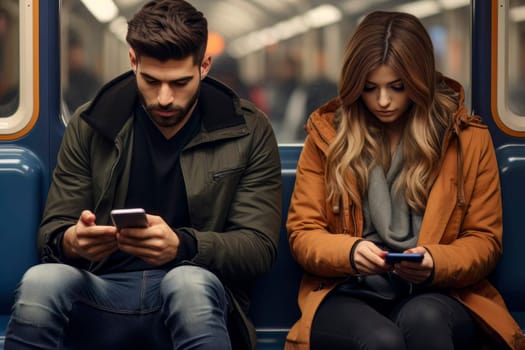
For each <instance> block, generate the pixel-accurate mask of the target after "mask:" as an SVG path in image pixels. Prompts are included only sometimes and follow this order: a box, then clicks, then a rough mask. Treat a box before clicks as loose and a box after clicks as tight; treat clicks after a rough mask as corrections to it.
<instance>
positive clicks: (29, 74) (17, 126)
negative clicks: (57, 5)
mask: <svg viewBox="0 0 525 350" xmlns="http://www.w3.org/2000/svg"><path fill="white" fill-rule="evenodd" d="M36 18H38V9H37V8H35V6H34V4H33V1H32V0H26V1H24V2H21V1H18V0H2V2H1V3H0V140H11V139H15V138H19V137H21V136H23V135H25V134H27V132H28V131H29V130H31V128H32V127H33V125H34V124H35V123H36V118H37V113H36V108H35V106H36V103H35V101H36V100H37V99H38V78H37V77H36V75H34V74H33V71H34V70H33V67H35V66H36V64H37V63H36V62H35V61H34V60H37V59H38V55H37V54H33V53H34V46H35V45H36V44H35V43H36V41H35V40H33V38H34V35H35V32H37V28H35V26H34V20H35V19H36ZM20 67H25V68H24V69H20Z"/></svg>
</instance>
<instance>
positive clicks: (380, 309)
mask: <svg viewBox="0 0 525 350" xmlns="http://www.w3.org/2000/svg"><path fill="white" fill-rule="evenodd" d="M374 304H375V305H374ZM479 335H480V334H479V331H478V328H477V325H476V324H475V321H474V320H473V318H472V316H471V315H470V313H469V311H468V310H467V309H466V308H465V307H464V306H463V305H461V304H460V303H459V302H457V301H456V300H454V299H453V298H451V297H449V296H447V295H445V294H441V293H435V292H431V293H423V294H417V295H411V296H409V297H407V298H404V299H402V300H400V301H395V302H387V303H375V302H373V301H366V302H365V301H363V300H360V299H358V298H357V297H354V296H349V295H345V294H344V293H341V292H337V291H334V292H332V293H331V294H329V295H328V296H327V297H326V299H325V300H324V301H323V302H322V304H321V305H320V307H319V309H318V311H317V313H316V315H315V317H314V321H313V324H312V331H311V340H310V341H311V346H310V349H311V350H327V349H330V350H343V349H344V350H353V349H367V350H390V349H396V350H398V349H411V350H421V349H425V350H431V349H438V350H447V349H451V350H452V349H455V350H462V349H465V350H474V349H479V348H480V347H481V345H480V340H479Z"/></svg>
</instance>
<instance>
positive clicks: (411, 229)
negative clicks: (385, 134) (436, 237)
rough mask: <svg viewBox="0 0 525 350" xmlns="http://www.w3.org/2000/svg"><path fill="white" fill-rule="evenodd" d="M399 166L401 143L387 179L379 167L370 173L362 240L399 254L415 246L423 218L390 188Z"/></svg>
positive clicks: (401, 196)
mask: <svg viewBox="0 0 525 350" xmlns="http://www.w3.org/2000/svg"><path fill="white" fill-rule="evenodd" d="M402 166H403V144H402V142H400V143H399V145H398V146H397V148H396V151H395V153H394V156H393V158H392V163H391V164H390V169H388V172H387V173H386V176H385V172H384V171H383V169H382V167H381V166H379V165H376V166H375V167H374V168H373V169H372V170H371V172H370V174H369V178H368V192H367V193H366V195H365V196H364V198H363V215H364V222H365V227H364V232H363V238H365V239H368V240H371V241H373V242H375V243H377V244H379V245H382V246H385V249H387V250H391V251H399V252H401V251H403V250H405V249H408V248H413V247H415V246H416V244H417V238H418V236H419V229H420V227H421V219H422V217H421V215H417V214H416V213H414V212H413V211H412V210H411V208H410V207H409V206H408V204H407V202H406V200H405V197H404V194H403V193H397V192H396V191H394V189H393V184H394V183H395V180H396V179H397V178H398V176H399V174H400V173H401V169H402ZM398 192H399V191H398Z"/></svg>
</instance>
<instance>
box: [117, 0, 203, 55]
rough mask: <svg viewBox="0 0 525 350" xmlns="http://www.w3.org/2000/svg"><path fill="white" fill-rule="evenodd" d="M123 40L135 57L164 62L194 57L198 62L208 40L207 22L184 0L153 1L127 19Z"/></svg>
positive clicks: (200, 13)
mask: <svg viewBox="0 0 525 350" xmlns="http://www.w3.org/2000/svg"><path fill="white" fill-rule="evenodd" d="M126 41H127V42H128V43H129V45H130V46H131V48H132V49H133V50H134V51H135V54H136V55H137V59H138V60H139V59H140V57H141V56H148V57H153V58H155V59H158V60H160V61H166V60H169V59H177V60H180V59H184V58H187V57H189V56H192V57H193V61H194V63H195V64H200V63H201V62H202V60H203V58H204V54H205V52H206V45H207V42H208V22H207V20H206V18H205V17H204V15H203V14H202V12H200V11H198V10H197V9H195V7H193V6H192V5H190V4H189V3H187V2H186V1H184V0H153V1H150V2H148V3H147V4H146V5H144V6H143V7H142V9H141V10H140V11H139V12H137V13H136V14H135V16H133V18H132V19H131V20H130V21H129V22H128V34H127V36H126Z"/></svg>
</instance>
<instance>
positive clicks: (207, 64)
mask: <svg viewBox="0 0 525 350" xmlns="http://www.w3.org/2000/svg"><path fill="white" fill-rule="evenodd" d="M211 62H212V59H211V56H206V57H204V59H203V60H202V63H201V80H202V79H204V78H205V77H206V76H207V75H208V73H209V72H210V69H211Z"/></svg>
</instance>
